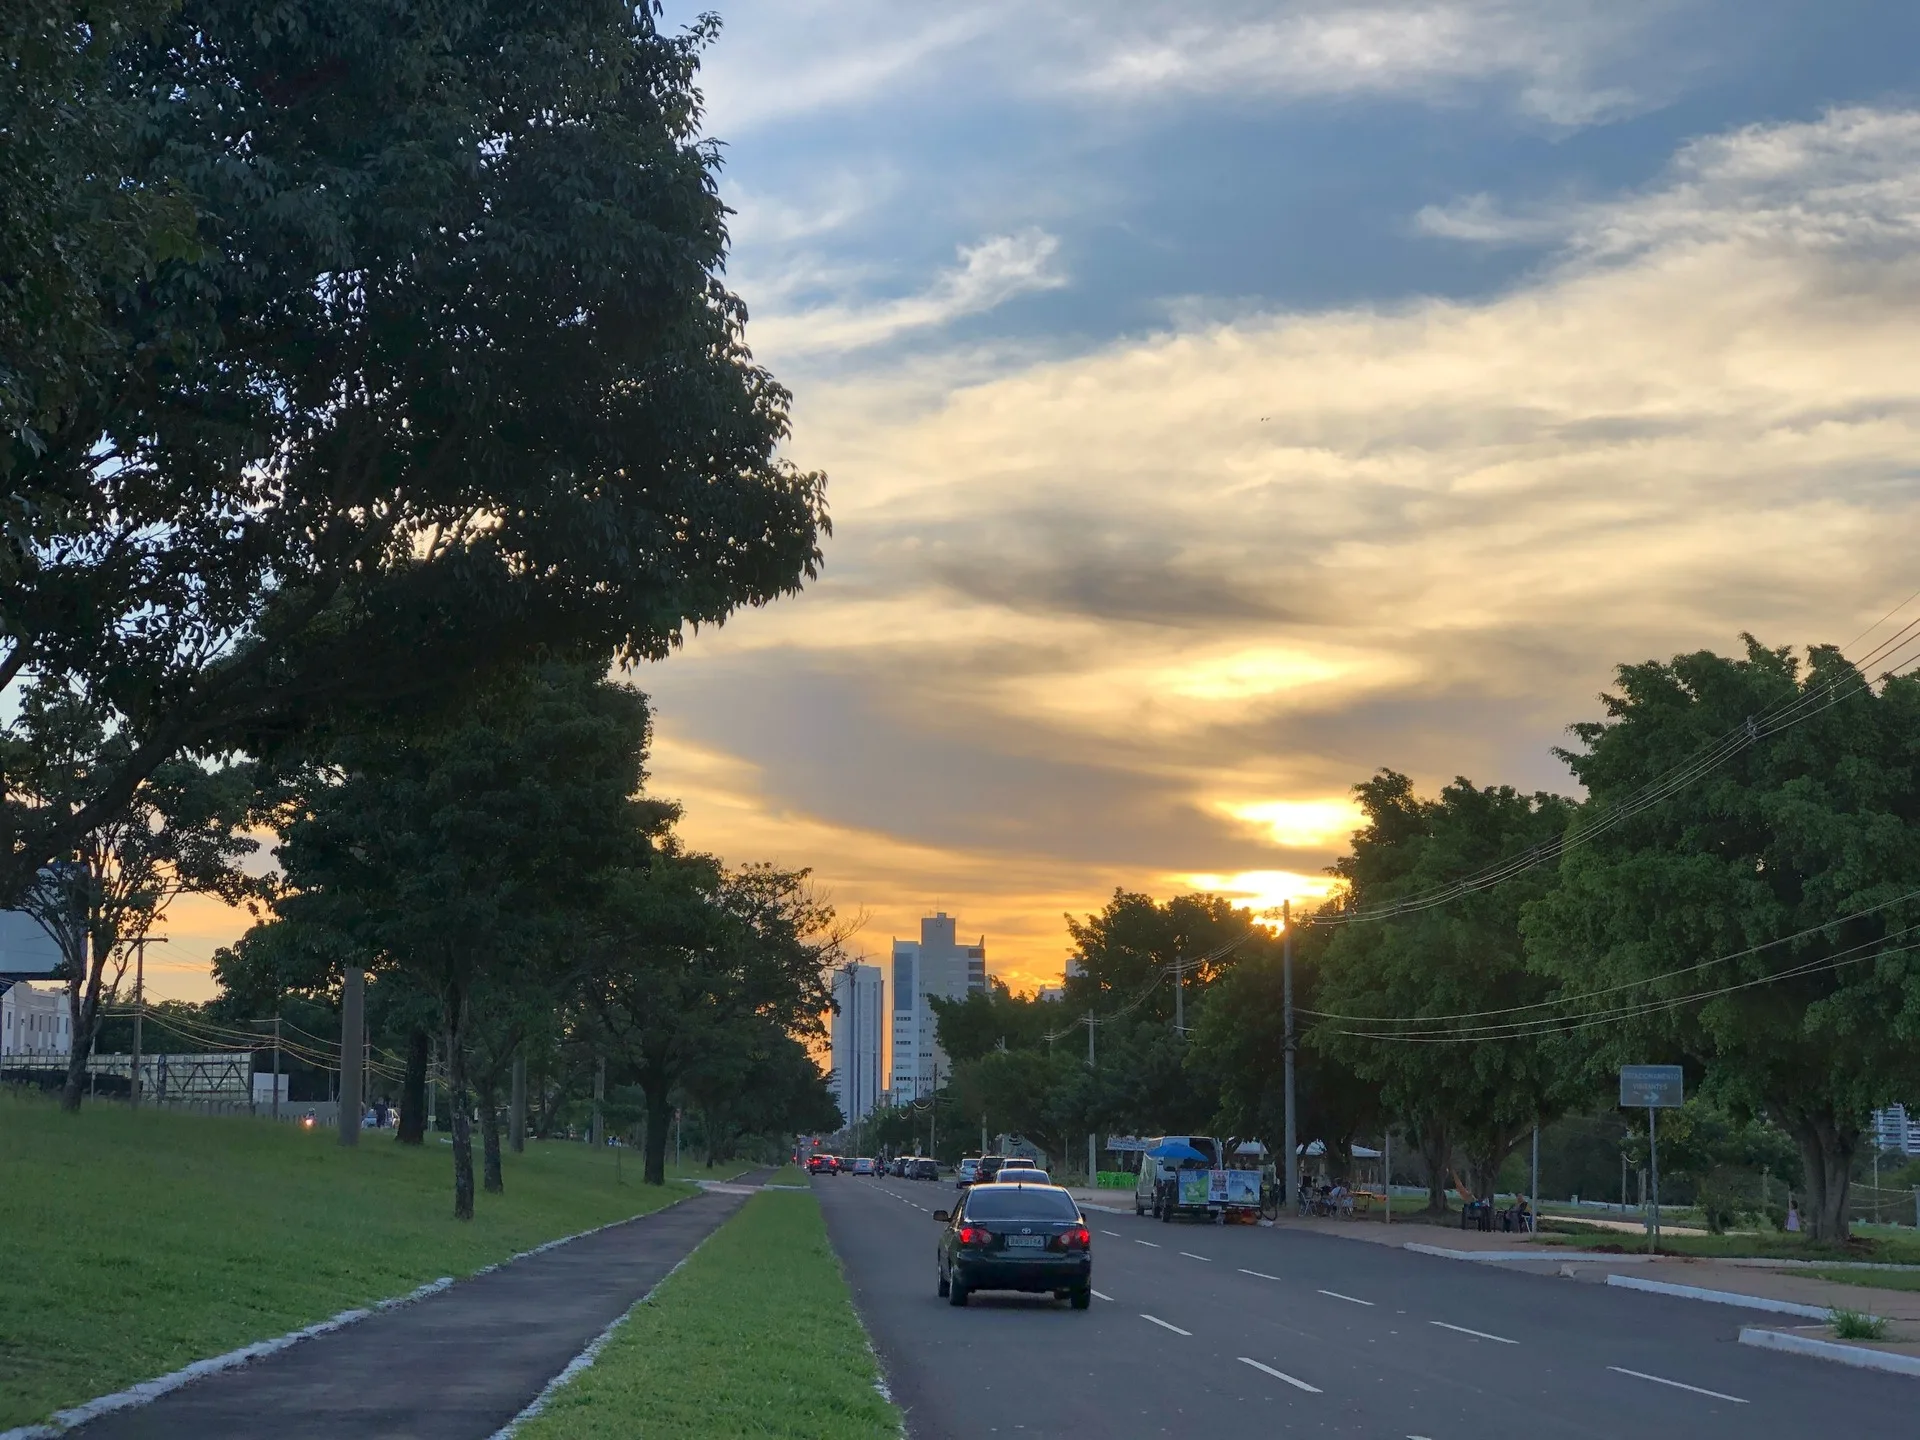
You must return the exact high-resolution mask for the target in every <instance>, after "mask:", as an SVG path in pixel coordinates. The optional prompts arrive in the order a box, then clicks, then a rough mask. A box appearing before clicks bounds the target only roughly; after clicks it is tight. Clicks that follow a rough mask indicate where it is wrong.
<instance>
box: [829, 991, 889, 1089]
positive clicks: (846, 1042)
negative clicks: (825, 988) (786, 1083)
mask: <svg viewBox="0 0 1920 1440" xmlns="http://www.w3.org/2000/svg"><path fill="white" fill-rule="evenodd" d="M884 987H885V977H884V976H883V975H882V974H881V973H880V967H879V966H878V965H862V964H860V963H859V962H858V961H853V962H850V963H848V964H845V965H842V966H841V967H840V968H839V969H838V970H836V971H834V972H833V1000H834V1004H835V1006H836V1007H837V1009H836V1012H835V1014H834V1017H833V1029H832V1035H833V1042H832V1043H833V1049H832V1055H831V1059H832V1064H833V1070H832V1074H831V1077H830V1083H831V1085H832V1089H833V1098H834V1101H835V1103H837V1104H838V1105H839V1106H840V1113H841V1115H842V1116H844V1117H845V1118H846V1121H847V1123H848V1124H849V1125H853V1124H857V1123H859V1122H860V1121H862V1120H864V1119H866V1118H867V1116H868V1114H870V1113H871V1112H872V1110H873V1107H874V1106H875V1105H878V1104H880V1103H881V1099H880V1097H881V1095H882V1094H883V1093H884V1092H883V1090H882V1087H881V1081H882V1080H883V1079H885V1075H884V1073H883V1072H882V1069H881V1056H882V1053H883V1052H882V1049H881V1047H882V1045H884V1044H885V1042H886V1035H887V1022H886V1010H887V1007H886V996H885V989H884Z"/></svg>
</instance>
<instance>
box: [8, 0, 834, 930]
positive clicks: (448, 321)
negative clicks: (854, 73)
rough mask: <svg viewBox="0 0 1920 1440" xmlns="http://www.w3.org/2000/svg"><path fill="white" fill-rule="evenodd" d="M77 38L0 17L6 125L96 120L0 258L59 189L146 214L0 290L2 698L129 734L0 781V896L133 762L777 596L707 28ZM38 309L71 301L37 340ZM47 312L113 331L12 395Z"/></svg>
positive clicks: (649, 635) (771, 480)
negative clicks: (62, 698) (177, 225)
mask: <svg viewBox="0 0 1920 1440" xmlns="http://www.w3.org/2000/svg"><path fill="white" fill-rule="evenodd" d="M83 13H88V14H90V13H92V12H91V11H89V12H82V11H81V10H79V9H78V8H77V7H76V8H74V9H72V10H68V9H66V8H65V7H63V6H61V5H60V4H58V3H57V0H33V3H32V4H30V5H29V6H28V7H27V12H26V13H25V15H24V23H21V24H19V25H14V24H12V23H9V25H8V27H7V28H6V29H5V30H4V31H0V35H4V36H5V37H6V38H7V43H8V44H9V45H10V46H11V47H12V49H11V50H10V51H9V55H10V56H11V55H13V54H18V55H19V56H20V57H21V59H20V63H21V65H22V66H23V73H24V74H25V76H26V78H27V80H28V81H29V82H30V83H27V84H25V85H24V86H23V89H22V91H21V95H22V97H23V99H22V101H21V104H22V105H23V106H24V107H25V108H26V110H27V111H29V112H31V111H33V107H35V106H40V107H42V108H45V107H46V106H48V105H54V104H57V103H61V102H64V101H65V100H67V99H69V98H71V99H72V100H73V101H74V102H75V106H76V111H75V113H76V114H78V115H79V116H81V117H82V119H81V122H80V124H81V126H82V128H83V129H85V130H87V131H88V134H89V135H90V134H91V133H92V132H93V131H100V132H102V133H103V135H104V138H103V139H102V140H101V142H100V143H98V144H95V143H92V141H91V140H90V139H88V138H87V137H86V136H82V138H81V140H80V141H76V142H75V143H73V144H71V145H69V144H67V143H66V142H65V140H64V139H62V138H61V135H55V136H54V140H55V141H56V142H58V143H55V144H53V145H52V146H51V148H49V149H47V150H46V151H45V153H44V154H43V153H41V152H40V151H38V150H34V151H29V152H22V153H25V154H26V155H27V159H26V160H25V161H24V162H23V163H25V164H27V165H28V166H29V167H30V168H31V167H38V169H41V170H45V171H46V172H47V174H46V175H45V176H44V177H42V178H43V180H44V183H41V182H40V181H38V180H37V181H36V183H35V184H34V185H33V186H30V187H28V188H27V190H26V191H25V192H24V199H25V204H24V205H18V206H16V205H14V204H13V203H11V200H12V197H9V203H8V205H7V208H6V210H5V211H4V212H0V214H3V215H4V217H5V218H4V220H3V221H0V223H5V224H6V225H8V226H9V230H8V231H7V232H0V238H6V239H9V240H10V239H11V238H12V234H11V231H12V229H14V228H17V226H16V221H17V218H18V217H19V216H22V215H25V216H28V217H31V216H32V215H33V214H34V213H35V207H36V206H37V205H39V204H40V203H41V202H42V201H43V199H46V198H47V197H52V199H53V201H57V202H58V204H57V206H56V211H57V213H55V214H54V215H53V217H52V219H51V220H50V221H49V222H48V223H49V224H50V225H52V226H53V227H54V229H53V231H52V232H50V233H51V234H53V235H54V236H55V238H58V236H59V235H61V234H71V235H72V236H74V237H75V239H76V241H80V242H84V241H86V240H87V239H88V237H89V235H90V234H91V232H90V231H87V230H86V229H85V228H84V226H82V227H80V228H78V229H75V228H74V227H75V226H76V225H78V223H79V222H78V221H74V220H73V219H72V218H71V213H70V212H73V211H75V209H76V207H78V208H79V209H84V208H85V206H86V205H87V204H88V203H89V197H91V196H94V195H95V194H96V192H97V193H98V194H99V195H103V196H110V197H122V196H125V197H131V198H129V199H128V200H127V201H126V203H127V205H128V206H130V207H133V208H134V209H135V210H136V211H137V210H138V206H139V205H140V204H144V203H145V200H146V198H147V197H154V199H153V204H154V206H155V207H157V209H156V210H155V213H154V215H152V216H150V217H149V216H145V215H144V213H135V214H133V215H132V216H131V218H128V219H126V220H125V221H124V222H122V221H119V220H115V221H113V224H114V225H116V226H123V227H124V228H126V229H128V230H129V232H130V238H128V239H127V240H126V242H125V243H124V244H117V245H116V248H115V254H114V256H112V257H110V258H109V259H108V260H107V261H105V262H101V263H99V264H95V263H94V262H92V261H89V262H87V263H86V264H85V265H83V266H81V268H80V269H78V270H76V271H74V272H73V273H72V274H65V275H54V274H53V269H50V268H49V267H48V265H42V264H40V263H38V261H37V260H36V264H35V267H34V268H33V270H32V273H31V275H30V276H29V277H28V281H29V283H26V284H25V285H24V286H23V285H14V284H0V302H3V303H4V304H5V306H6V307H7V308H6V310H5V311H4V313H0V340H4V342H5V343H6V345H7V347H8V349H7V351H6V353H5V355H4V356H3V357H0V364H4V366H5V367H6V372H7V374H9V375H11V376H16V377H17V376H21V375H25V376H27V377H28V378H27V379H26V380H24V381H19V382H18V383H15V384H14V389H15V390H17V391H20V393H24V394H26V395H27V398H26V399H24V400H20V401H17V402H9V413H8V415H7V416H6V421H7V424H8V435H7V437H6V438H7V441H8V444H9V449H8V455H9V464H11V466H12V474H11V476H10V478H9V488H8V491H7V498H6V500H5V502H4V504H5V507H6V510H5V514H4V517H3V519H4V529H5V533H6V542H5V555H6V559H5V565H6V572H5V574H4V576H3V577H0V578H3V579H4V582H5V583H4V584H0V688H4V684H5V683H6V682H8V681H11V680H12V679H13V678H14V677H15V676H17V675H19V674H22V673H30V674H39V675H42V676H45V677H48V678H50V679H53V680H57V681H60V682H62V683H70V684H71V685H73V686H74V687H75V688H77V689H78V690H79V691H81V692H82V693H84V694H86V695H87V696H88V697H89V698H90V699H91V700H92V701H94V702H95V703H96V704H98V705H99V706H100V707H101V708H102V709H103V711H105V712H107V713H109V714H110V715H111V716H112V717H113V723H114V725H115V727H116V730H117V732H118V733H121V734H124V735H125V736H126V738H127V742H128V743H127V745H126V747H125V751H124V754H122V755H121V756H120V757H119V758H118V759H117V760H116V762H115V763H114V764H113V765H111V766H109V767H104V768H103V769H101V770H100V771H99V772H97V773H95V774H92V775H91V776H90V784H89V787H88V790H87V792H86V794H85V795H84V796H83V797H81V800H80V803H79V804H78V805H77V806H75V807H74V808H72V809H71V810H67V811H59V810H54V809H50V808H48V807H46V806H43V805H39V804H36V803H34V801H33V799H32V797H31V795H28V794H23V793H21V792H19V791H17V789H16V787H15V786H14V785H13V784H12V782H11V780H10V778H9V775H7V774H0V901H8V900H11V899H14V898H17V897H18V896H19V895H20V894H21V893H22V892H23V891H24V890H25V889H26V888H27V887H28V886H29V885H30V884H31V883H32V882H33V878H34V876H35V875H36V874H37V873H38V872H39V870H40V869H41V867H42V866H43V865H44V864H46V863H47V862H48V861H50V860H52V859H54V858H55V857H57V856H59V855H61V854H63V853H66V852H67V851H69V850H71V849H73V848H74V847H75V846H76V845H77V844H78V843H79V837H80V836H82V835H84V834H87V833H89V832H91V831H94V830H96V829H98V828H99V827H100V826H101V825H103V824H106V823H109V822H110V821H112V820H113V819H114V818H115V817H117V816H118V815H120V814H121V813H122V812H123V811H124V810H125V809H126V807H127V806H128V805H129V804H130V803H131V801H132V798H133V796H134V795H135V793H136V792H137V790H138V789H139V787H140V785H141V784H142V782H143V781H144V780H145V779H146V778H147V777H149V776H151V775H152V774H153V773H154V772H155V770H156V769H157V767H158V766H159V765H161V764H162V763H164V762H165V761H167V760H169V759H172V758H174V757H177V756H180V755H196V754H197V755H209V754H222V753H228V752H233V751H247V752H250V753H253V754H256V755H268V754H273V753H277V752H278V750H279V748H280V747H282V746H284V745H285V744H286V743H288V742H289V741H290V740H291V739H294V738H298V737H301V736H305V735H309V734H312V733H313V732H315V731H316V730H318V731H322V732H324V731H327V730H328V729H329V728H330V727H331V728H338V727H340V726H342V725H346V726H348V727H350V728H365V726H367V725H368V724H372V725H375V726H378V725H383V724H387V723H389V722H390V721H391V720H392V719H393V716H394V712H395V710H396V709H397V708H400V707H405V706H409V705H426V704H429V703H435V702H445V701H447V700H448V699H449V698H450V697H453V698H457V696H458V695H459V694H461V693H463V692H465V691H466V690H468V689H469V688H470V687H471V685H472V684H473V683H475V682H481V683H484V680H485V677H486V676H487V674H488V673H489V672H491V671H493V670H495V669H497V668H499V667H501V666H504V665H512V664H516V663H519V662H521V661H523V660H526V659H528V658H529V657H533V656H538V655H543V654H549V653H554V652H565V653H574V652H576V651H577V650H580V649H589V650H592V651H593V652H595V653H596V654H597V655H598V656H600V657H602V658H605V657H607V656H614V655H617V656H619V657H621V658H623V659H627V660H631V659H636V658H639V657H658V656H660V655H663V654H665V653H666V652H667V651H668V650H670V649H671V647H673V646H674V645H676V644H677V643H678V642H679V640H680V638H681V635H682V633H683V630H684V627H685V626H686V625H687V624H688V623H689V622H691V623H693V624H700V623H713V624H717V623H720V622H721V621H723V620H724V619H725V618H726V617H727V616H728V615H729V614H731V613H732V612H733V611H734V610H735V609H736V608H737V607H739V606H741V605H749V604H753V605H757V604H763V603H767V602H769V601H771V600H773V599H775V598H777V597H779V596H781V595H784V594H787V593H790V592H792V591H793V590H795V589H796V588H797V587H798V586H799V585H800V584H801V583H802V581H803V580H805V579H807V578H811V577H812V576H813V575H814V574H815V573H816V570H817V565H818V561H819V554H820V552H819V541H820V538H821V536H822V535H823V534H824V533H825V530H826V527H827V521H826V513H825V508H824V500H823V484H824V482H823V480H822V478H821V477H820V476H818V475H815V474H804V473H801V472H799V471H797V470H795V469H794V468H793V467H792V466H791V465H789V464H787V463H786V462H784V461H782V460H781V459H780V458H779V456H778V453H777V452H778V448H779V446H780V444H781V442H782V440H783V439H784V437H785V435H786V432H787V411H788V396H787V393H786V392H785V391H784V390H783V389H782V388H781V387H780V386H779V385H778V384H777V383H776V382H775V381H774V379H773V378H772V377H771V376H770V375H769V374H767V372H766V371H765V370H763V369H762V368H760V367H759V366H757V365H756V364H755V363H754V362H753V359H752V356H751V354H750V352H749V351H748V349H747V347H746V344H745V340H744V324H745V318H746V317H745V310H744V307H743V306H742V305H741V303H740V302H739V301H738V300H737V299H736V298H735V297H733V296H732V295H730V294H729V293H728V292H727V291H726V289H725V288H724V285H723V284H722V281H721V279H720V276H721V272H722V268H723V264H724V260H725V255H726V245H727V234H726V228H725V216H726V209H725V206H724V205H723V204H722V202H721V200H720V198H719V196H718V193H717V185H716V178H715V177H716V171H717V167H718V164H719V151H718V149H717V148H716V147H715V146H713V145H711V144H710V143H708V142H705V141H703V140H702V139H701V138H700V136H699V127H700V111H699V97H698V92H697V90H696V89H695V76H696V73H697V66H698V57H699V51H700V48H701V47H702V45H703V44H704V43H705V42H706V41H707V39H708V38H709V37H710V36H711V35H712V33H713V28H712V25H711V23H709V22H705V21H703V22H701V23H700V24H698V25H696V26H695V27H694V29H693V30H691V31H689V32H687V33H685V34H681V35H672V34H665V33H662V32H661V30H660V29H659V28H658V27H657V25H656V23H655V18H654V12H653V11H652V10H651V9H650V8H649V7H648V6H645V5H640V6H635V5H632V4H629V3H624V0H579V3H574V4H569V5H564V6H547V5H529V4H524V3H519V0H450V3H447V4H443V5H438V6H433V7H428V8H424V9H423V8H421V7H418V6H397V7H396V6H393V5H390V4H387V3H384V0H324V3H322V0H289V3H286V4H281V5H277V6H275V7H273V8H272V9H271V11H270V12H262V11H261V9H260V7H259V6H258V5H256V4H253V3H251V0H185V3H182V4H180V5H178V6H177V7H174V8H173V9H172V10H171V11H169V10H168V9H167V8H165V7H162V6H158V5H155V6H151V7H148V6H140V5H135V4H129V5H128V6H126V7H125V11H124V13H126V14H127V15H129V16H137V17H142V18H143V19H144V18H151V19H152V20H153V22H154V24H155V25H156V26H157V27H158V28H157V31H156V33H154V34H153V35H151V37H148V36H146V35H145V34H144V33H142V34H137V35H136V36H135V39H134V41H133V42H132V43H129V44H126V45H122V46H108V47H107V48H106V49H105V50H103V51H101V52H100V54H99V56H98V58H97V59H96V58H95V49H96V47H95V45H94V44H93V42H92V41H91V40H89V41H88V43H87V44H85V45H82V46H80V47H79V49H78V51H77V52H76V50H75V40H76V37H79V36H81V34H82V32H83V30H84V28H85V27H84V25H83V24H82V16H83ZM117 13H120V12H116V11H115V10H114V9H113V7H112V6H108V7H106V8H105V10H103V11H101V12H100V18H104V19H111V18H113V17H114V16H115V15H116V14H117ZM42 16H52V17H53V18H54V19H55V20H57V21H59V22H60V24H61V25H62V26H64V29H62V30H61V31H60V32H59V33H57V34H55V35H53V36H52V38H51V39H50V40H47V41H46V42H45V43H41V40H40V39H39V38H34V37H37V36H38V34H39V32H38V31H37V30H36V29H35V28H34V27H35V26H36V25H38V23H39V21H40V19H41V17H42ZM10 21H11V12H10ZM28 38H31V39H32V43H27V39H28ZM11 83H13V79H12V77H11V75H10V84H11ZM129 107H131V109H129ZM4 113H5V114H7V115H8V116H9V118H11V117H12V116H13V115H14V114H15V113H16V111H15V110H13V109H11V108H10V109H9V110H8V111H6V112H4ZM9 133H10V134H12V133H14V132H13V131H12V130H11V129H10V130H9ZM62 134H64V132H62ZM102 167H104V168H102ZM36 173H37V171H36ZM89 177H92V178H89ZM176 201H178V202H182V203H184V204H185V205H186V206H187V207H189V209H190V211H191V216H192V219H193V225H192V230H191V234H190V235H186V236H182V237H177V239H175V240H169V239H167V238H166V237H168V236H170V235H172V234H173V222H172V219H171V218H170V217H172V216H173V215H174V213H175V208H174V207H175V202H176ZM149 222H150V223H149ZM62 227H65V228H64V229H63V228H62ZM35 243H36V244H39V242H35ZM52 243H53V241H52V240H49V241H47V242H46V244H39V249H38V250H36V252H35V254H36V255H39V253H40V251H43V250H45V249H46V246H47V245H50V244H52ZM122 250H124V251H125V252H126V254H125V256H124V257H123V256H121V255H120V254H119V251H122ZM6 253H7V256H8V264H9V266H10V265H11V264H12V263H13V257H14V252H13V251H12V250H11V249H9V250H8V251H7V252H6ZM53 268H55V269H57V267H53ZM96 272H97V273H96ZM49 275H51V276H52V278H51V279H47V278H45V277H47V276H49ZM43 281H44V283H43ZM89 286H90V287H92V293H83V292H85V291H86V289H87V287H89ZM35 287H38V289H36V288H35ZM49 287H52V288H54V289H61V293H62V294H65V293H68V292H73V293H74V294H75V295H76V296H77V298H76V299H75V300H74V303H73V304H72V305H71V306H68V307H67V308H66V310H64V311H62V316H64V318H61V317H55V318H54V319H51V320H48V321H47V322H46V324H45V325H43V324H41V323H40V322H38V321H36V320H35V319H34V318H33V316H32V315H30V314H27V313H26V312H27V309H28V308H29V307H31V306H32V305H35V304H38V303H39V302H38V301H36V300H35V299H34V296H35V295H36V294H38V293H40V290H45V289H47V288H49ZM61 287H64V289H62V288H61ZM48 303H49V304H51V303H53V302H48ZM55 308H58V306H56V307H55ZM48 326H53V327H54V328H57V329H59V330H60V331H61V332H62V333H65V332H68V331H74V332H76V333H77V332H82V331H86V332H91V331H94V330H99V329H100V328H101V327H103V326H104V327H106V328H107V329H108V330H110V332H111V333H110V334H106V335H105V336H104V337H102V336H93V335H90V334H81V335H79V338H77V339H74V340H73V341H72V343H71V344H70V345H67V346H66V347H65V348H66V349H67V350H70V351H71V352H72V355H73V357H75V358H73V359H72V360H71V361H70V362H69V361H61V362H60V364H59V365H56V366H54V368H53V370H49V371H48V372H47V373H46V374H45V375H39V376H38V377H37V378H36V376H35V373H34V369H35V367H34V365H33V364H30V363H27V362H28V361H29V360H30V359H31V356H23V352H25V351H34V353H38V352H37V351H36V350H35V349H34V347H36V346H37V345H38V344H39V343H40V337H41V336H42V334H43V332H44V331H45V330H46V329H47V327H48ZM61 366H65V369H64V370H61V368H60V367H61ZM55 371H59V373H55ZM67 371H73V372H74V373H79V372H80V371H84V383H82V381H80V380H73V381H71V382H70V381H69V380H68V379H65V378H62V376H63V375H65V374H66V373H67ZM23 387H24V388H23ZM28 392H31V393H28Z"/></svg>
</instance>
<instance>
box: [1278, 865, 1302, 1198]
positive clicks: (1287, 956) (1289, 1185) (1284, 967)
mask: <svg viewBox="0 0 1920 1440" xmlns="http://www.w3.org/2000/svg"><path fill="white" fill-rule="evenodd" d="M1280 924H1281V926H1282V927H1283V929H1282V939H1281V945H1280V1004H1281V1009H1282V1011H1283V1012H1284V1014H1285V1017H1286V1019H1285V1024H1286V1092H1287V1093H1286V1107H1287V1108H1286V1129H1285V1131H1284V1133H1283V1135H1282V1138H1281V1147H1282V1148H1283V1149H1284V1150H1285V1151H1286V1157H1285V1161H1284V1163H1285V1165H1286V1167H1287V1168H1286V1173H1285V1187H1284V1188H1283V1189H1282V1190H1281V1192H1280V1195H1281V1198H1282V1199H1283V1200H1287V1201H1293V1202H1296V1203H1297V1202H1298V1200H1299V1197H1298V1196H1297V1195H1296V1194H1294V1191H1295V1190H1297V1189H1298V1188H1299V1184H1300V1139H1299V1132H1298V1129H1297V1125H1296V1116H1295V1112H1294V1090H1293V1052H1294V1041H1293V902H1292V901H1290V900H1283V901H1281V902H1280Z"/></svg>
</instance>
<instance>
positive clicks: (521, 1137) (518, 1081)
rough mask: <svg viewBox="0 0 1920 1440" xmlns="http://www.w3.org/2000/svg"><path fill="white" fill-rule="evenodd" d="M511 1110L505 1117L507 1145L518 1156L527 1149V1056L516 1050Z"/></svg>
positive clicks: (523, 1052) (522, 1051)
mask: <svg viewBox="0 0 1920 1440" xmlns="http://www.w3.org/2000/svg"><path fill="white" fill-rule="evenodd" d="M512 1103H513V1109H512V1113H511V1114H510V1115H508V1117H507V1144H509V1145H510V1146H512V1147H513V1153H514V1154H516V1155H518V1154H520V1153H521V1152H522V1151H524V1150H525V1149H526V1148H527V1055H526V1052H525V1051H524V1050H516V1051H515V1052H514V1055H513V1102H512Z"/></svg>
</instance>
